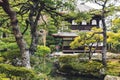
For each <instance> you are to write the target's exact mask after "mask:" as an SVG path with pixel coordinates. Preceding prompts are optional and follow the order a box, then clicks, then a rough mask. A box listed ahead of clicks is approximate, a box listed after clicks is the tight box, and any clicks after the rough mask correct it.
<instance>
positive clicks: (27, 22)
mask: <svg viewBox="0 0 120 80" xmlns="http://www.w3.org/2000/svg"><path fill="white" fill-rule="evenodd" d="M25 23H26V28H25V30H24V31H23V32H22V35H24V34H25V32H26V31H27V29H28V25H29V21H28V20H26V21H25Z"/></svg>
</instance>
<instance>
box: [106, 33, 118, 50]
mask: <svg viewBox="0 0 120 80" xmlns="http://www.w3.org/2000/svg"><path fill="white" fill-rule="evenodd" d="M107 35H108V38H107V42H108V43H109V44H112V45H111V47H112V50H113V51H115V52H120V33H119V32H117V33H114V32H108V33H107Z"/></svg>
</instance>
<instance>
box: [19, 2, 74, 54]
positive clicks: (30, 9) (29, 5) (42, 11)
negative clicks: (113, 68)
mask: <svg viewBox="0 0 120 80" xmlns="http://www.w3.org/2000/svg"><path fill="white" fill-rule="evenodd" d="M72 1H73V0H71V1H69V0H67V1H64V0H57V1H56V0H49V1H47V0H28V1H27V2H26V4H24V5H23V6H22V7H21V10H20V12H21V14H26V13H28V14H29V16H28V18H29V19H28V22H29V25H30V29H31V38H32V40H31V45H30V49H29V50H30V54H34V52H35V51H36V48H37V45H38V40H39V37H40V35H41V34H42V33H40V30H39V29H38V25H39V23H41V20H43V22H45V20H44V17H43V15H48V16H50V17H51V18H53V19H54V21H55V23H57V16H62V14H61V12H62V10H63V11H64V8H63V7H65V10H66V9H67V10H70V9H69V8H71V7H72V6H71V3H73V2H72ZM60 11H61V12H60ZM45 24H47V23H46V22H45Z"/></svg>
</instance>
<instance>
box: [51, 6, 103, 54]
mask: <svg viewBox="0 0 120 80" xmlns="http://www.w3.org/2000/svg"><path fill="white" fill-rule="evenodd" d="M92 9H93V8H90V7H89V6H86V5H85V4H81V6H79V11H82V12H83V11H89V10H92ZM70 22H71V25H70V26H69V28H70V29H71V32H63V31H58V33H55V34H53V35H52V36H53V37H54V38H58V40H62V41H60V44H61V45H60V49H61V50H62V52H63V53H74V52H84V50H85V48H84V47H82V46H80V47H79V48H76V49H71V48H70V43H71V42H72V41H73V40H74V38H75V37H77V36H78V35H77V33H76V32H80V31H90V30H91V28H92V27H98V28H99V27H101V16H100V15H94V16H93V17H92V19H91V20H90V21H89V22H88V21H85V20H83V21H82V22H80V23H79V24H77V23H75V21H74V20H71V21H70ZM58 44H59V42H58ZM94 46H95V45H94ZM101 50H102V44H99V47H98V48H97V52H100V51H101Z"/></svg>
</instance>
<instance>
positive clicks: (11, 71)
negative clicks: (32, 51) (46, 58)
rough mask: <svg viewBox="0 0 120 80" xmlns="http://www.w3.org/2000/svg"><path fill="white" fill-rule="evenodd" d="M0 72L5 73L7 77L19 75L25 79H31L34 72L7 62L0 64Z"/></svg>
mask: <svg viewBox="0 0 120 80" xmlns="http://www.w3.org/2000/svg"><path fill="white" fill-rule="evenodd" d="M0 73H4V74H6V76H7V77H10V78H11V77H12V76H15V77H21V78H23V79H26V80H32V78H34V77H35V73H34V72H33V71H32V70H29V69H26V68H24V67H14V66H12V65H9V64H0Z"/></svg>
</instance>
